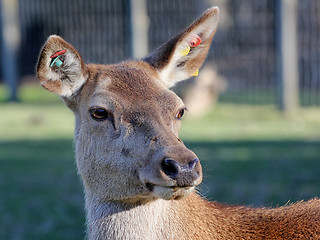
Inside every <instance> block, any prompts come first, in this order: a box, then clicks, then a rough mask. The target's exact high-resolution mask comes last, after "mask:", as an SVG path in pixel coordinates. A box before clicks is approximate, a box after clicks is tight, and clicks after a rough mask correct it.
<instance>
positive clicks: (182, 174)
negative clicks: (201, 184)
mask: <svg viewBox="0 0 320 240" xmlns="http://www.w3.org/2000/svg"><path fill="white" fill-rule="evenodd" d="M161 169H162V171H163V172H164V173H165V174H166V175H167V176H168V177H169V178H171V179H173V180H175V181H176V183H177V186H178V187H186V186H194V185H195V182H196V181H197V180H199V178H200V176H201V167H200V163H199V159H198V158H195V159H193V160H191V161H190V162H189V163H187V164H180V163H178V162H177V161H176V160H173V159H170V158H165V159H164V160H163V161H162V163H161Z"/></svg>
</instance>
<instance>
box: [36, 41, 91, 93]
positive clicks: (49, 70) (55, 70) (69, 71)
mask: <svg viewBox="0 0 320 240" xmlns="http://www.w3.org/2000/svg"><path fill="white" fill-rule="evenodd" d="M61 50H62V51H63V52H62V54H61V55H60V57H59V59H60V60H61V62H62V63H61V65H59V66H58V65H55V64H53V63H52V61H54V60H55V58H54V57H53V56H52V55H53V54H55V53H57V52H59V51H61ZM64 50H65V51H64ZM37 76H38V78H39V80H40V83H41V85H42V86H43V87H44V88H46V89H48V90H49V91H51V92H54V93H57V94H59V95H60V96H62V97H66V98H68V97H71V96H72V95H76V94H77V92H78V90H79V89H80V88H81V86H82V85H83V84H84V83H85V81H86V80H87V78H88V70H87V67H86V65H85V64H84V62H83V60H82V58H81V56H80V54H79V53H78V51H77V50H76V49H75V48H74V47H73V46H72V45H70V44H69V43H67V42H66V41H64V40H63V39H62V38H61V37H59V36H56V35H52V36H50V37H49V38H48V40H47V42H46V43H45V45H44V46H43V48H42V50H41V53H40V56H39V59H38V64H37Z"/></svg>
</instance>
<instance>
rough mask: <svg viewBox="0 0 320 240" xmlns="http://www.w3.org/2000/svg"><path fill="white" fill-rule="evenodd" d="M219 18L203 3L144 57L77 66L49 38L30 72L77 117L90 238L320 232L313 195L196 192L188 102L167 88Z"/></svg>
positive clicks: (190, 70)
mask: <svg viewBox="0 0 320 240" xmlns="http://www.w3.org/2000/svg"><path fill="white" fill-rule="evenodd" d="M218 22H219V8H218V7H212V8H209V9H208V10H206V11H205V12H204V13H203V14H202V15H201V16H200V17H199V18H198V19H197V20H196V21H194V22H193V23H192V24H191V25H190V26H189V27H187V28H186V29H185V30H184V31H182V32H181V33H179V34H177V35H176V36H175V37H173V38H171V39H169V40H168V41H167V42H166V43H164V44H163V45H162V46H161V47H159V48H158V49H156V50H155V51H154V52H153V53H151V54H150V55H148V56H146V57H144V58H142V59H135V60H127V61H123V62H120V63H118V64H111V65H101V64H86V63H84V61H83V59H82V57H81V56H80V54H79V52H78V51H77V50H76V49H75V48H74V47H73V46H72V45H71V44H70V43H68V42H66V41H65V40H63V39H62V38H61V37H59V36H57V35H52V36H50V37H49V38H48V40H47V41H46V43H45V44H44V46H43V47H42V50H41V52H40V55H39V59H38V64H37V69H36V71H37V77H38V79H39V81H40V83H41V85H42V86H43V87H44V88H45V89H47V90H49V91H51V92H53V93H56V94H58V95H60V96H61V98H62V99H63V100H64V102H65V104H66V105H67V107H68V108H70V109H71V111H72V112H73V113H74V116H75V131H74V145H75V155H76V165H77V171H78V174H79V176H80V178H81V182H82V184H83V189H84V198H85V212H86V219H87V221H86V225H87V226H86V229H87V230H86V234H87V237H88V239H91V240H98V239H99V240H102V239H115V240H117V239H184V240H185V239H217V240H219V239H221V240H222V239H320V200H319V199H318V198H314V199H311V200H308V201H299V202H296V203H294V204H287V205H285V206H280V207H277V208H266V207H251V206H237V205H228V204H222V203H218V202H214V201H213V202H210V201H208V200H206V199H205V198H204V197H203V196H200V194H199V193H198V192H197V186H198V185H199V184H200V183H201V181H202V168H201V164H200V160H199V159H198V157H197V155H196V154H195V153H194V152H193V151H192V150H190V149H188V148H187V147H186V146H185V145H184V143H183V142H182V140H181V139H180V138H179V135H178V133H179V129H180V127H181V118H182V117H183V115H184V112H185V110H186V106H185V105H184V103H183V101H182V100H181V99H180V98H179V97H178V96H177V95H176V94H175V93H174V92H173V91H172V90H170V88H171V87H172V86H173V85H175V84H176V83H177V82H179V81H182V80H185V79H187V78H189V77H191V76H192V75H196V74H197V72H198V69H199V68H200V67H201V65H202V64H203V62H204V60H205V58H206V56H207V54H208V51H209V48H210V45H211V43H212V40H213V37H214V35H215V33H216V31H217V28H218Z"/></svg>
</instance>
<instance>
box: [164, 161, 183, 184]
mask: <svg viewBox="0 0 320 240" xmlns="http://www.w3.org/2000/svg"><path fill="white" fill-rule="evenodd" d="M161 168H162V171H163V172H164V173H165V174H166V175H168V176H169V177H170V178H172V179H175V178H176V177H177V175H178V173H179V169H180V166H179V163H178V162H177V161H175V160H172V159H167V158H166V159H164V160H163V161H162V163H161Z"/></svg>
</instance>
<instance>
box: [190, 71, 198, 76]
mask: <svg viewBox="0 0 320 240" xmlns="http://www.w3.org/2000/svg"><path fill="white" fill-rule="evenodd" d="M198 74H199V69H197V71H196V72H195V73H194V74H192V75H191V76H193V77H195V76H198Z"/></svg>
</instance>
